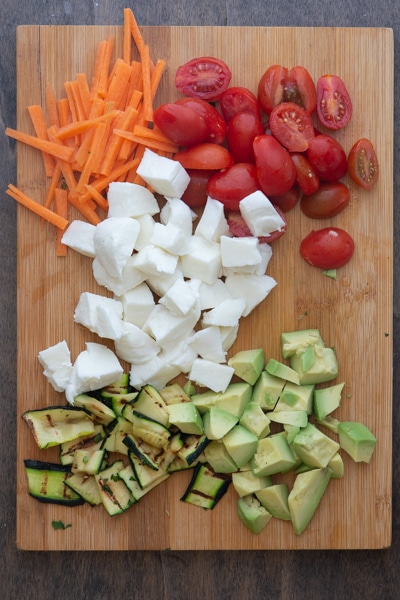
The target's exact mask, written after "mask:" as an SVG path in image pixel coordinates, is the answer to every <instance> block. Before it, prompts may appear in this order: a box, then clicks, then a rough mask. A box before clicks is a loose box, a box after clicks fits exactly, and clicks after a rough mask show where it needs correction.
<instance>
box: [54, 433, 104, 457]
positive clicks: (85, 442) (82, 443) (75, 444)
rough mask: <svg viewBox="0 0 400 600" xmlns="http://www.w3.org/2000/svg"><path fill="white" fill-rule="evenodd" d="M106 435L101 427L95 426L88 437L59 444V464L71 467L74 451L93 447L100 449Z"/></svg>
mask: <svg viewBox="0 0 400 600" xmlns="http://www.w3.org/2000/svg"><path fill="white" fill-rule="evenodd" d="M105 437H106V433H105V431H104V428H103V426H102V425H95V426H94V432H93V433H92V434H90V435H84V436H81V437H78V438H76V439H74V440H69V441H68V442H63V443H62V444H60V454H59V458H60V463H61V464H62V465H72V463H73V461H74V453H75V451H76V450H81V449H82V450H83V449H89V448H92V447H93V446H96V447H100V446H101V444H103V443H104V440H105Z"/></svg>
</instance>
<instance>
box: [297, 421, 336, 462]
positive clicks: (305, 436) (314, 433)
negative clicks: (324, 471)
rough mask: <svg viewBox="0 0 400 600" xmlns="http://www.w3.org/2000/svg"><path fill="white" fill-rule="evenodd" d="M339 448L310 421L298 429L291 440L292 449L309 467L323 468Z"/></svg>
mask: <svg viewBox="0 0 400 600" xmlns="http://www.w3.org/2000/svg"><path fill="white" fill-rule="evenodd" d="M339 449H340V446H339V444H338V443H337V442H335V441H334V440H332V439H331V438H330V437H328V436H327V435H325V434H324V433H323V432H322V431H320V430H319V429H317V427H315V426H314V425H313V424H312V423H308V424H307V426H306V427H304V428H303V429H300V431H299V433H298V434H297V435H296V437H295V438H294V440H293V450H294V451H295V453H296V454H297V456H299V457H300V458H301V460H302V461H303V462H304V463H305V464H306V465H308V466H310V467H318V468H324V467H326V466H327V465H328V463H329V461H330V460H331V458H332V457H333V456H334V455H335V454H336V452H337V451H338V450H339Z"/></svg>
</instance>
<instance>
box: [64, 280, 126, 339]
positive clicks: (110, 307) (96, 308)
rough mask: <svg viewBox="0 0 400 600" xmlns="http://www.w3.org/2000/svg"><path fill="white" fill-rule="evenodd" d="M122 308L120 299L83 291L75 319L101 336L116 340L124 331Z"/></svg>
mask: <svg viewBox="0 0 400 600" xmlns="http://www.w3.org/2000/svg"><path fill="white" fill-rule="evenodd" d="M122 309H123V307H122V303H121V302H119V301H118V300H114V299H113V298H107V297H106V296H100V295H98V294H93V293H91V292H83V293H82V294H81V295H80V298H79V301H78V304H77V305H76V308H75V312H74V321H75V323H79V324H80V325H83V326H84V327H87V328H88V329H89V330H90V331H92V332H93V333H97V335H99V336H100V337H105V338H109V339H111V340H115V339H118V338H119V337H121V335H122V334H123V331H124V326H123V321H122Z"/></svg>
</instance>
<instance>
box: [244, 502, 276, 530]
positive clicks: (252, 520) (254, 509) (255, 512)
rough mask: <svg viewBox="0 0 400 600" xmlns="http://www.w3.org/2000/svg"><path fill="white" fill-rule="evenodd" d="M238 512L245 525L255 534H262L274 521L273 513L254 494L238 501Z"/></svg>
mask: <svg viewBox="0 0 400 600" xmlns="http://www.w3.org/2000/svg"><path fill="white" fill-rule="evenodd" d="M237 512H238V515H239V519H240V520H241V521H242V523H243V525H244V526H245V527H247V529H250V531H252V532H253V533H255V534H259V533H261V531H262V530H263V529H264V527H265V526H266V525H268V523H269V522H270V520H271V519H272V515H271V513H269V512H268V511H267V510H266V509H265V508H264V507H263V506H262V504H261V503H260V501H259V500H257V498H256V497H255V496H254V495H253V494H249V495H248V496H243V497H242V498H239V499H238V503H237Z"/></svg>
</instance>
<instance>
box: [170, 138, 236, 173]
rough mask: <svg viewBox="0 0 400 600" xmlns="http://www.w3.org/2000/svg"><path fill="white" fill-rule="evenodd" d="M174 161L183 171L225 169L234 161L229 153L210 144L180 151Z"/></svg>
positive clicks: (217, 145)
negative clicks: (178, 163) (179, 164)
mask: <svg viewBox="0 0 400 600" xmlns="http://www.w3.org/2000/svg"><path fill="white" fill-rule="evenodd" d="M174 160H177V161H178V162H180V163H181V165H182V167H184V168H185V169H214V170H215V171H219V170H220V169H226V168H227V167H230V166H231V165H233V163H234V160H233V158H232V155H231V154H230V152H229V151H228V150H227V149H226V148H224V147H223V146H220V145H219V144H213V143H211V142H204V143H203V144H198V145H197V146H192V147H191V148H187V149H185V150H180V151H179V152H177V153H176V154H175V155H174Z"/></svg>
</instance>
